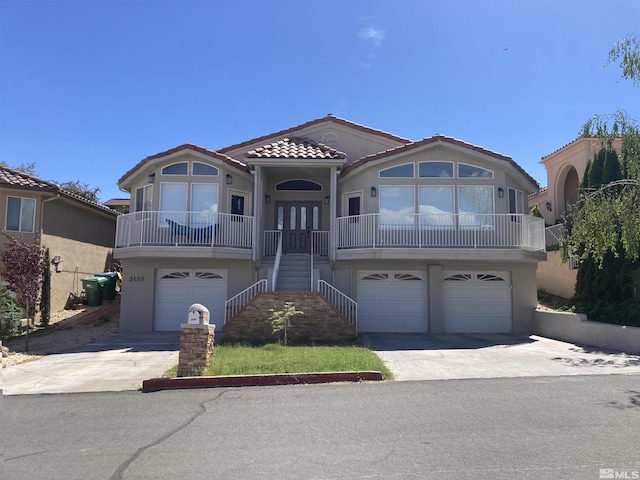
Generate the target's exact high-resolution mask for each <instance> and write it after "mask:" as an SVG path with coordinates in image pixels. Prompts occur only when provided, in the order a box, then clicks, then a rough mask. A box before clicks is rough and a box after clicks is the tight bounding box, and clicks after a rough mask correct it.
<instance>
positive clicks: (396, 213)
mask: <svg viewBox="0 0 640 480" xmlns="http://www.w3.org/2000/svg"><path fill="white" fill-rule="evenodd" d="M413 192H414V190H413V187H412V186H402V187H390V186H381V187H380V228H389V229H391V228H403V227H405V226H407V225H413V217H414V214H415V205H414V193H413Z"/></svg>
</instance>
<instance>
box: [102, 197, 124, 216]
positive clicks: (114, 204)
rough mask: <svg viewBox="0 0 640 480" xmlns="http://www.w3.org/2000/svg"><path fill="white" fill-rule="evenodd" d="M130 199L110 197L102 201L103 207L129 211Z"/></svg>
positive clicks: (119, 211) (117, 210)
mask: <svg viewBox="0 0 640 480" xmlns="http://www.w3.org/2000/svg"><path fill="white" fill-rule="evenodd" d="M130 204H131V200H130V199H128V198H112V199H110V200H107V201H106V202H104V203H103V205H104V206H105V207H109V208H110V209H112V210H115V211H116V212H118V213H129V211H130V209H129V205H130Z"/></svg>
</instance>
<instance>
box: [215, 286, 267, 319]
mask: <svg viewBox="0 0 640 480" xmlns="http://www.w3.org/2000/svg"><path fill="white" fill-rule="evenodd" d="M266 291H267V280H266V279H264V278H263V279H262V280H259V281H257V282H256V283H254V284H253V285H251V286H250V287H249V288H246V289H245V290H243V291H241V292H240V293H239V294H237V295H235V296H233V297H231V298H230V299H229V300H227V301H226V302H225V304H224V311H225V316H224V322H225V324H226V323H227V322H228V321H229V319H230V318H231V317H233V316H234V315H235V314H236V313H238V312H239V311H240V310H241V309H242V308H243V307H244V306H245V305H246V304H247V303H249V302H250V301H251V300H253V298H254V297H255V296H256V295H257V294H258V293H260V292H266Z"/></svg>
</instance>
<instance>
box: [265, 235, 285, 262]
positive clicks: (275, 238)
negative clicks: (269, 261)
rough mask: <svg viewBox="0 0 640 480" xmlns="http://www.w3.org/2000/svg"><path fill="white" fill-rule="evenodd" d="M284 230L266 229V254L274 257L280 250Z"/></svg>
mask: <svg viewBox="0 0 640 480" xmlns="http://www.w3.org/2000/svg"><path fill="white" fill-rule="evenodd" d="M281 237H282V230H265V231H264V255H265V256H266V257H272V256H274V255H275V254H276V251H277V250H278V242H279V241H281V240H280V239H281Z"/></svg>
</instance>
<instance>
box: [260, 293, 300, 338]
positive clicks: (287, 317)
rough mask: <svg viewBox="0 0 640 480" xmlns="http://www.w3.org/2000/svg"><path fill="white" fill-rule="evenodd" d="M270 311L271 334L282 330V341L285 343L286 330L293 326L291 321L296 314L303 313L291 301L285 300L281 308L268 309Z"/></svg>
mask: <svg viewBox="0 0 640 480" xmlns="http://www.w3.org/2000/svg"><path fill="white" fill-rule="evenodd" d="M269 311H270V312H271V318H270V319H269V320H270V321H271V332H272V333H273V334H276V333H279V332H283V343H284V344H285V345H286V344H287V331H288V330H290V329H291V328H292V327H293V324H292V321H293V318H294V317H295V316H296V315H304V312H302V311H300V310H297V309H296V306H295V305H294V303H293V302H285V303H284V308H283V309H282V310H275V309H274V308H271V309H269Z"/></svg>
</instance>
